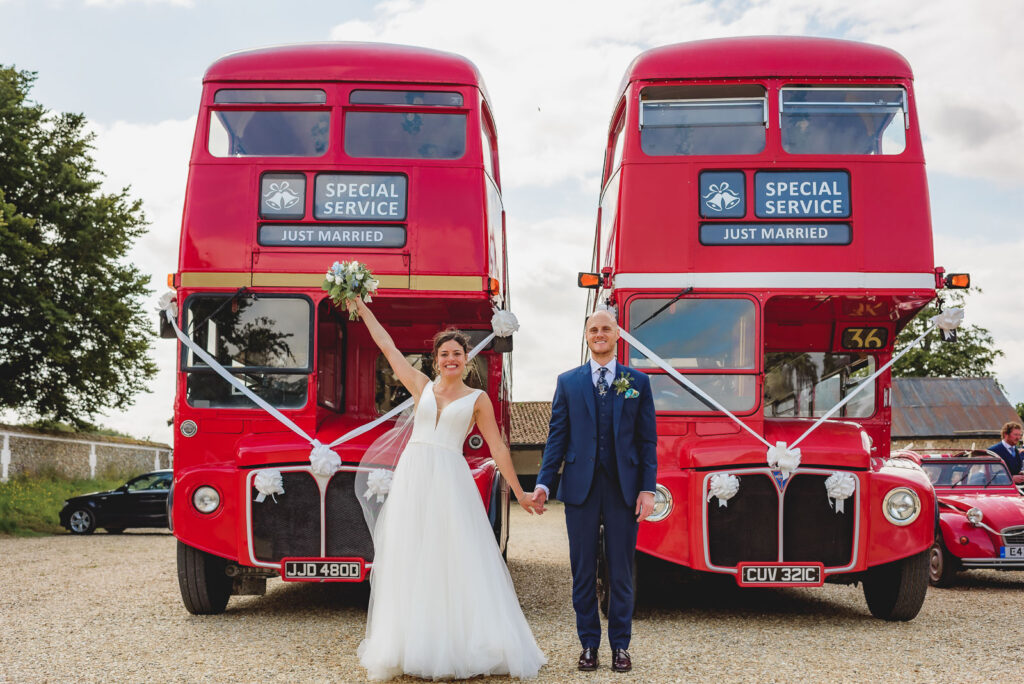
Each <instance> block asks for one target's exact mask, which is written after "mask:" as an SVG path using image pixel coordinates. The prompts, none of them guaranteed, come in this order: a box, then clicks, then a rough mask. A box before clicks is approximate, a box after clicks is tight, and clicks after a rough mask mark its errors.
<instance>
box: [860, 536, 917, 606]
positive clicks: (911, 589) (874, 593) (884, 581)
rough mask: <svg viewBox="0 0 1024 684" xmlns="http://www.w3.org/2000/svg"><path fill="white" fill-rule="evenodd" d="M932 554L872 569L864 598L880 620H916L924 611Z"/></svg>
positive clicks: (911, 557) (865, 587)
mask: <svg viewBox="0 0 1024 684" xmlns="http://www.w3.org/2000/svg"><path fill="white" fill-rule="evenodd" d="M930 557H931V551H930V550H925V551H922V552H921V553H918V554H915V555H913V556H910V557H909V558H903V559H901V560H898V561H893V562H892V563H886V564H885V565H879V566H877V567H874V568H870V569H869V570H868V572H867V575H866V576H865V577H864V598H865V599H867V602H868V609H869V610H870V611H871V614H872V615H874V616H875V617H876V618H881V619H882V620H890V621H906V620H913V619H914V618H915V617H916V616H917V614H918V613H919V612H920V611H921V605H922V604H923V603H924V596H925V593H926V592H927V591H928V561H929V558H930Z"/></svg>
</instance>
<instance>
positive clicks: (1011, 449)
mask: <svg viewBox="0 0 1024 684" xmlns="http://www.w3.org/2000/svg"><path fill="white" fill-rule="evenodd" d="M1022 432H1024V430H1022V429H1021V426H1020V423H1014V422H1009V423H1007V424H1006V425H1004V426H1003V431H1002V435H1003V439H1002V440H1001V441H1000V442H999V443H998V444H993V445H992V446H990V447H989V448H988V450H989V451H991V452H992V453H993V454H996V455H997V456H999V458H1001V459H1003V461H1004V462H1005V463H1006V467H1007V468H1008V469H1009V470H1010V474H1011V475H1013V483H1014V484H1024V474H1022V473H1021V466H1022V465H1024V458H1022V457H1021V454H1020V451H1018V449H1017V444H1018V443H1019V442H1020V438H1021V433H1022Z"/></svg>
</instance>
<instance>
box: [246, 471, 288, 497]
mask: <svg viewBox="0 0 1024 684" xmlns="http://www.w3.org/2000/svg"><path fill="white" fill-rule="evenodd" d="M252 484H253V486H254V487H255V488H256V491H258V492H259V496H257V497H256V503H263V502H264V501H266V500H267V497H268V496H269V497H270V498H272V499H273V500H274V503H277V497H275V496H274V495H275V494H284V481H283V480H282V479H281V471H280V470H261V471H259V472H257V473H256V477H254V478H253V481H252Z"/></svg>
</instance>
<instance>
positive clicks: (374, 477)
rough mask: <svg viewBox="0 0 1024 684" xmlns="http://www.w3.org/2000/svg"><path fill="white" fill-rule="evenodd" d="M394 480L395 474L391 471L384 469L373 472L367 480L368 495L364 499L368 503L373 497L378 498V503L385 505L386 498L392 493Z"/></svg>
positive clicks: (364, 495) (365, 494)
mask: <svg viewBox="0 0 1024 684" xmlns="http://www.w3.org/2000/svg"><path fill="white" fill-rule="evenodd" d="M393 479H394V474H393V473H392V472H391V471H390V470H386V469H384V468H378V469H376V470H374V471H373V472H371V473H370V474H369V475H368V476H367V478H366V493H364V494H363V497H364V498H366V500H367V501H369V500H370V498H371V497H374V496H376V497H377V503H384V497H386V496H387V495H388V492H390V491H391V481H392V480H393Z"/></svg>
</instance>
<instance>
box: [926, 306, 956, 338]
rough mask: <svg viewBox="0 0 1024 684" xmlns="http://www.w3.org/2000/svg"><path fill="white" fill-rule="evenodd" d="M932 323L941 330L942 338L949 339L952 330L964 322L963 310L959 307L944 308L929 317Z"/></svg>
mask: <svg viewBox="0 0 1024 684" xmlns="http://www.w3.org/2000/svg"><path fill="white" fill-rule="evenodd" d="M931 322H932V325H934V326H935V327H936V328H938V329H939V330H941V331H942V337H943V339H946V340H948V339H950V338H951V337H952V336H953V331H954V330H956V329H957V328H959V327H960V324H961V323H963V322H964V310H963V309H960V308H952V309H946V310H945V311H943V312H942V313H940V314H938V315H937V316H932V317H931Z"/></svg>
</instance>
